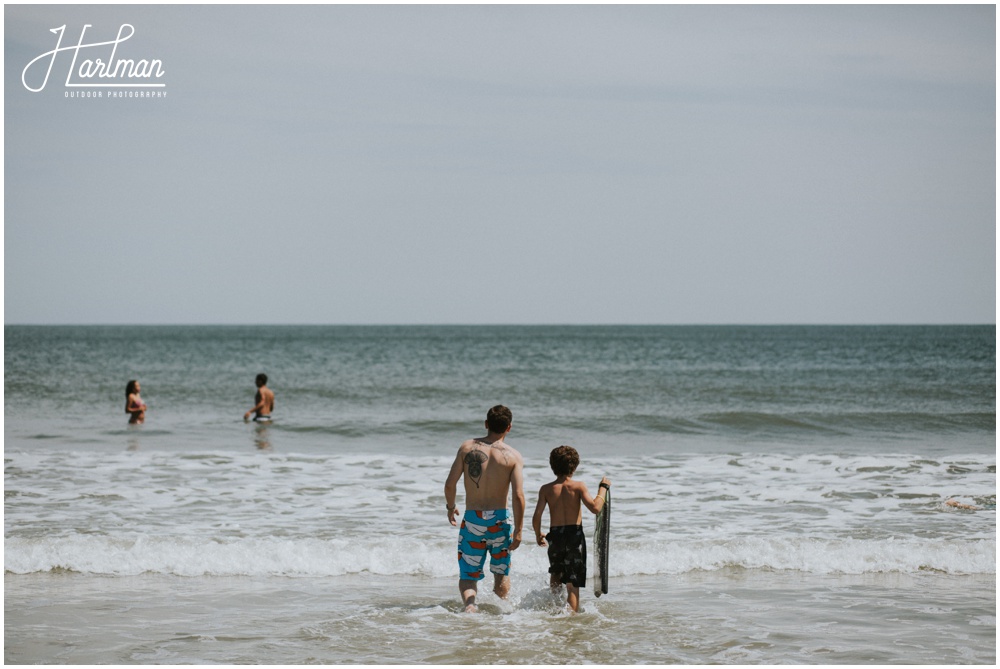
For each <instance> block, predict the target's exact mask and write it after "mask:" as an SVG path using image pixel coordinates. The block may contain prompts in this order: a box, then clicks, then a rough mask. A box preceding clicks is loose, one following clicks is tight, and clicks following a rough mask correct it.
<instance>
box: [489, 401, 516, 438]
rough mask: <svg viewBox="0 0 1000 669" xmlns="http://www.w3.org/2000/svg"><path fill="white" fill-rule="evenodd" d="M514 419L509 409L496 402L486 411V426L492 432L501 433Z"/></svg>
mask: <svg viewBox="0 0 1000 669" xmlns="http://www.w3.org/2000/svg"><path fill="white" fill-rule="evenodd" d="M513 420H514V416H513V414H511V412H510V409H508V408H507V407H505V406H504V405H502V404H498V405H496V406H495V407H493V408H492V409H490V410H489V411H487V412H486V428H487V429H488V430H489V431H490V432H492V433H493V434H503V433H504V432H506V431H507V428H509V427H510V424H511V421H513Z"/></svg>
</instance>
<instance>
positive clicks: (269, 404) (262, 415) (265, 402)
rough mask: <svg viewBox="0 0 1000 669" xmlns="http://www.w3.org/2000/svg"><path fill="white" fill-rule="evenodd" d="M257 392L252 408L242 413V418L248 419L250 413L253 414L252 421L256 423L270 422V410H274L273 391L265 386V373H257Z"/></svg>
mask: <svg viewBox="0 0 1000 669" xmlns="http://www.w3.org/2000/svg"><path fill="white" fill-rule="evenodd" d="M256 383H257V394H256V395H255V396H254V402H256V404H254V406H253V408H252V409H250V411H247V412H246V413H245V414H243V420H250V414H255V415H254V418H253V419H254V421H256V422H258V423H270V422H271V412H272V411H274V393H273V392H271V389H270V388H268V387H267V374H258V375H257V379H256Z"/></svg>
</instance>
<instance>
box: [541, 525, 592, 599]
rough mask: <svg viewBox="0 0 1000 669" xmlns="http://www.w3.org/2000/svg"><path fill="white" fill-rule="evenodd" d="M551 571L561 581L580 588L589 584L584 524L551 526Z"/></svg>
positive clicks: (547, 536)
mask: <svg viewBox="0 0 1000 669" xmlns="http://www.w3.org/2000/svg"><path fill="white" fill-rule="evenodd" d="M545 539H546V540H547V541H548V542H549V573H550V574H552V576H553V578H554V580H557V581H558V582H559V583H572V584H573V585H575V586H577V587H578V588H583V587H586V584H587V538H586V537H585V536H584V534H583V525H559V526H557V527H552V528H549V533H548V534H546V535H545Z"/></svg>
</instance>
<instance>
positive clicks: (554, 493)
mask: <svg viewBox="0 0 1000 669" xmlns="http://www.w3.org/2000/svg"><path fill="white" fill-rule="evenodd" d="M560 479H563V477H559V478H558V479H556V480H555V481H552V482H551V483H546V484H545V485H543V486H542V487H541V489H540V490H539V491H538V497H539V500H540V501H544V503H545V504H546V505H547V506H548V507H549V527H559V526H560V525H579V524H580V523H582V522H583V511H582V510H581V508H580V502H581V501H582V500H583V496H584V494H586V493H587V486H586V485H584V483H583V481H574V480H573V479H571V478H566V479H563V480H560ZM587 496H588V497H589V495H587Z"/></svg>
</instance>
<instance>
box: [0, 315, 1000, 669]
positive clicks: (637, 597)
mask: <svg viewBox="0 0 1000 669" xmlns="http://www.w3.org/2000/svg"><path fill="white" fill-rule="evenodd" d="M4 338H5V339H4V440H5V443H4V567H5V572H4V610H5V617H4V660H5V662H6V663H13V664H216V663H227V664H228V663H233V664H236V663H254V664H314V663H359V664H398V663H405V664H498V663H499V664H504V663H507V664H578V663H583V664H706V663H721V664H987V665H994V664H995V662H996V381H995V380H996V347H995V342H996V329H995V326H993V325H989V326H801V327H792V326H773V327H763V326H754V327H750V326H747V327H739V326H725V327H724V326H704V327H702V326H593V327H584V326H502V327H487V326H371V327H362V326H259V327H251V326H246V327H236V326H232V327H224V326H189V327H188V326H147V327H140V326H100V327H98V326H5V328H4ZM259 372H264V373H266V374H267V375H268V376H269V382H268V386H269V387H270V388H271V389H272V390H273V391H274V392H275V395H276V406H275V411H274V423H273V424H271V425H257V424H254V423H245V422H244V421H243V414H244V413H245V412H246V411H247V410H249V409H250V408H251V407H252V406H253V397H254V391H255V388H254V377H255V376H256V374H257V373H259ZM130 379H137V380H139V381H140V383H141V384H142V397H143V399H144V400H145V402H146V403H147V405H148V411H147V414H146V420H145V423H144V424H143V425H138V426H130V425H127V418H128V417H127V415H126V414H125V412H124V404H125V385H126V383H127V381H129V380H130ZM494 404H505V405H507V406H508V407H510V408H511V410H512V412H513V416H514V420H513V427H512V430H511V433H510V436H509V438H508V440H507V441H508V443H509V444H510V445H511V446H513V447H515V448H517V449H518V450H519V451H520V452H521V453H522V455H523V456H524V458H525V461H526V466H525V481H526V493H527V501H528V508H527V513H526V522H527V523H528V527H527V529H526V531H525V533H524V538H525V543H524V544H523V545H522V546H521V547H520V548H519V549H518V550H517V551H515V552H514V554H513V559H512V562H513V576H512V583H513V590H512V592H511V595H510V597H509V598H508V599H507V600H500V599H498V598H496V596H494V595H493V594H492V593H491V592H490V585H489V583H488V581H484V582H483V584H482V585H481V587H480V598H479V601H480V605H481V612H480V613H479V614H478V615H469V614H464V613H462V612H461V606H460V601H459V595H458V587H457V585H458V584H457V563H456V551H455V549H456V543H457V531H456V530H455V528H453V527H452V526H451V525H449V524H448V521H447V517H446V513H445V508H444V504H445V503H444V496H443V484H444V480H445V477H446V475H447V472H448V468H449V466H450V464H451V462H452V460H453V459H454V457H455V453H456V451H457V448H458V446H459V444H460V443H461V442H462V441H463V440H464V439H467V438H469V437H475V436H482V435H483V434H484V429H483V421H484V419H485V415H486V411H487V409H488V408H489V407H491V406H493V405H494ZM561 444H570V445H573V446H574V447H575V448H576V449H577V450H578V451H579V452H580V456H581V465H580V467H579V469H578V471H577V474H576V478H578V479H582V480H583V481H584V482H585V483H587V485H588V486H589V487H590V489H591V490H592V491H596V488H597V483H598V481H599V480H600V478H601V476H603V475H607V476H608V477H609V478H610V479H611V480H612V485H613V490H614V495H613V505H614V506H613V508H614V514H613V520H614V522H613V526H612V529H611V545H610V563H611V568H610V589H609V593H608V594H607V595H604V596H602V597H600V598H596V597H595V596H594V594H593V590H592V588H591V587H590V585H591V584H590V583H588V587H587V588H585V589H583V590H581V602H582V610H581V612H580V613H579V614H577V615H569V614H568V613H566V611H565V610H564V609H563V607H562V599H561V598H560V596H559V595H558V594H557V595H553V594H552V593H550V592H549V589H548V587H547V582H548V575H547V573H546V572H547V566H548V565H547V558H546V554H545V549H544V548H542V547H539V546H536V545H534V543H533V541H532V536H531V530H530V515H531V512H532V510H533V509H534V506H535V503H536V501H537V492H538V488H539V487H540V486H541V485H542V484H543V483H546V482H548V481H549V480H551V478H552V474H551V472H550V471H549V468H548V453H549V451H550V450H551V449H552V448H554V447H556V446H559V445H561ZM460 488H461V487H460ZM461 501H462V495H461V493H460V494H459V505H460V506H461ZM949 502H957V503H959V504H962V505H964V507H968V508H964V507H963V506H952V505H950V504H949ZM584 524H585V525H584V526H585V528H586V531H587V533H588V534H589V535H591V536H592V532H593V519H592V517H591V516H589V515H588V516H587V517H585V519H584ZM590 571H591V574H592V571H593V565H590Z"/></svg>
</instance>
